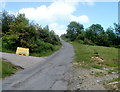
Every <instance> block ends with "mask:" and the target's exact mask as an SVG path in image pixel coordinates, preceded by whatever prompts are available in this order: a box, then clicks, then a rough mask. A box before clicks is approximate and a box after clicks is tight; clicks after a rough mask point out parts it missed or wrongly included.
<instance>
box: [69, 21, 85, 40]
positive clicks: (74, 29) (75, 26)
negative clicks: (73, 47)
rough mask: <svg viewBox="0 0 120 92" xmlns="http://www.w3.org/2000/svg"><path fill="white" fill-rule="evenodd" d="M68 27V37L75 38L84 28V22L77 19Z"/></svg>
mask: <svg viewBox="0 0 120 92" xmlns="http://www.w3.org/2000/svg"><path fill="white" fill-rule="evenodd" d="M67 27H68V28H67V37H68V38H70V40H75V39H76V37H77V36H78V34H80V33H81V31H82V30H83V29H84V27H83V25H82V24H80V23H77V22H75V21H72V22H70V24H69V25H68V26H67Z"/></svg>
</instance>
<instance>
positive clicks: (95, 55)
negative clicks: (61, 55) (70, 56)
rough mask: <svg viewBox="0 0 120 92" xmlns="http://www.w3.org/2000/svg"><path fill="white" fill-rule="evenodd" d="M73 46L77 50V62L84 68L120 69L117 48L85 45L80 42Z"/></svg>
mask: <svg viewBox="0 0 120 92" xmlns="http://www.w3.org/2000/svg"><path fill="white" fill-rule="evenodd" d="M72 44H73V46H74V49H75V61H76V62H78V63H80V65H81V66H82V67H86V68H90V67H94V68H103V67H118V62H117V61H118V60H117V59H118V49H117V48H112V47H103V46H90V45H83V44H80V43H78V42H72Z"/></svg>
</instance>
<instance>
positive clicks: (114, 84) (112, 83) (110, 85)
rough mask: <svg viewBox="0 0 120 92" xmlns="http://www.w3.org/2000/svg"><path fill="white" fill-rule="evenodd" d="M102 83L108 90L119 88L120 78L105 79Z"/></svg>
mask: <svg viewBox="0 0 120 92" xmlns="http://www.w3.org/2000/svg"><path fill="white" fill-rule="evenodd" d="M103 84H104V87H105V88H106V89H108V90H120V78H114V79H112V80H108V81H105V82H104V83H103Z"/></svg>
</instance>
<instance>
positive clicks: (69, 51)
mask: <svg viewBox="0 0 120 92" xmlns="http://www.w3.org/2000/svg"><path fill="white" fill-rule="evenodd" d="M62 44H63V46H62V48H61V49H60V50H59V51H58V52H56V53H55V54H53V55H52V56H49V57H48V58H47V60H45V61H44V62H40V63H37V65H35V66H33V67H31V68H27V69H25V70H23V71H19V72H17V73H16V74H15V75H13V76H11V77H9V78H6V79H4V80H3V83H2V89H3V90H67V85H68V80H69V78H70V76H71V69H72V60H73V56H74V50H73V47H72V46H71V45H70V44H69V43H67V42H65V41H63V40H62ZM13 58H14V57H13Z"/></svg>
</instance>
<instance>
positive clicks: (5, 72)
mask: <svg viewBox="0 0 120 92" xmlns="http://www.w3.org/2000/svg"><path fill="white" fill-rule="evenodd" d="M18 69H20V68H18V67H16V66H14V65H13V64H11V63H10V62H8V61H7V60H4V59H0V78H5V77H7V76H10V75H12V74H14V73H15V72H16V71H17V70H18Z"/></svg>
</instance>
